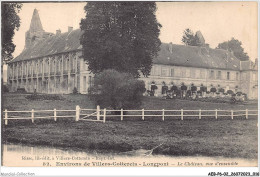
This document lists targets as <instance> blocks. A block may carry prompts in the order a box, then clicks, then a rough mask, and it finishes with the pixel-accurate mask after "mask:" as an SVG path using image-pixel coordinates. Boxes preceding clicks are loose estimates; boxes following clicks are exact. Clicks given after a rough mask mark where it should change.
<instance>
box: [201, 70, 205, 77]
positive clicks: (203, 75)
mask: <svg viewBox="0 0 260 177" xmlns="http://www.w3.org/2000/svg"><path fill="white" fill-rule="evenodd" d="M200 78H205V71H204V70H203V69H201V70H200Z"/></svg>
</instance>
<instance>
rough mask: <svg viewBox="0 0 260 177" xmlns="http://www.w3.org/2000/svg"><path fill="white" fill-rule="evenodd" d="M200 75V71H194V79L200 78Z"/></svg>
mask: <svg viewBox="0 0 260 177" xmlns="http://www.w3.org/2000/svg"><path fill="white" fill-rule="evenodd" d="M200 73H201V71H200V70H199V69H196V71H195V78H197V79H198V78H200Z"/></svg>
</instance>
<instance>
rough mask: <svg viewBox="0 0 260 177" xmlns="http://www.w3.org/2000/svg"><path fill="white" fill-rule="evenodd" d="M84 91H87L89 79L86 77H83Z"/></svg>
mask: <svg viewBox="0 0 260 177" xmlns="http://www.w3.org/2000/svg"><path fill="white" fill-rule="evenodd" d="M83 91H84V92H86V91H87V77H86V76H84V77H83Z"/></svg>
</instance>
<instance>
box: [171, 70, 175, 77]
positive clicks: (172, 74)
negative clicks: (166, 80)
mask: <svg viewBox="0 0 260 177" xmlns="http://www.w3.org/2000/svg"><path fill="white" fill-rule="evenodd" d="M171 77H174V69H173V68H171Z"/></svg>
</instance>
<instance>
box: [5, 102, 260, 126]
mask: <svg viewBox="0 0 260 177" xmlns="http://www.w3.org/2000/svg"><path fill="white" fill-rule="evenodd" d="M68 112H69V113H73V114H70V115H67V114H65V115H64V113H68ZM88 112H89V113H88ZM90 112H91V113H90ZM115 112H118V113H120V114H117V115H115V114H112V113H115ZM124 112H127V113H128V114H127V115H124ZM133 112H134V113H135V114H131V113H133ZM12 113H29V114H30V116H26V117H22V116H21V115H19V116H15V115H10V114H12ZM36 113H41V114H44V113H45V114H46V113H48V115H45V116H42V115H39V116H37V115H36ZM145 113H147V114H145ZM189 113H191V114H189ZM62 114H63V115H62ZM250 115H254V116H257V115H258V110H248V109H246V110H218V109H215V110H202V109H199V110H183V109H181V110H165V109H162V110H144V109H141V110H123V109H120V110H108V109H106V108H104V109H100V106H97V108H96V109H81V108H80V107H79V106H76V109H75V110H57V109H53V110H34V109H32V110H31V111H8V110H7V109H5V111H4V121H5V125H7V124H8V120H19V119H23V120H26V119H29V120H31V121H32V123H34V120H35V119H54V121H57V119H58V118H59V119H60V118H73V119H75V121H79V120H86V121H99V122H103V123H105V122H106V118H107V117H120V120H121V121H123V120H124V118H127V117H140V118H141V119H142V120H145V117H159V118H161V119H162V121H164V120H165V118H166V117H179V118H180V120H184V117H197V118H199V119H201V118H202V117H214V118H215V119H218V118H219V117H230V118H231V119H234V117H236V116H244V117H245V118H246V119H248V116H250ZM91 117H92V118H95V119H90V118H91Z"/></svg>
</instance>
